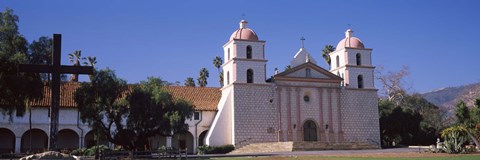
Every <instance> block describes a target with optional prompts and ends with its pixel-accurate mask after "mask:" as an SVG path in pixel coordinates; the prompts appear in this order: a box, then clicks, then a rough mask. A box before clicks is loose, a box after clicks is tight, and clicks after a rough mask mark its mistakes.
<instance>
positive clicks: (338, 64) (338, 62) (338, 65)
mask: <svg viewBox="0 0 480 160" xmlns="http://www.w3.org/2000/svg"><path fill="white" fill-rule="evenodd" d="M338 67H340V57H339V56H338V55H337V68H338Z"/></svg>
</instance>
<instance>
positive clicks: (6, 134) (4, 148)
mask: <svg viewBox="0 0 480 160" xmlns="http://www.w3.org/2000/svg"><path fill="white" fill-rule="evenodd" d="M12 152H15V134H14V133H13V132H12V131H10V130H9V129H7V128H0V153H12Z"/></svg>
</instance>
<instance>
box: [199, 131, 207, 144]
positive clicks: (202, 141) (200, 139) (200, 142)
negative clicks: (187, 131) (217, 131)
mask: <svg viewBox="0 0 480 160" xmlns="http://www.w3.org/2000/svg"><path fill="white" fill-rule="evenodd" d="M207 133H208V130H206V131H203V132H202V133H200V136H198V146H203V145H205V137H207Z"/></svg>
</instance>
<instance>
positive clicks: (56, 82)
mask: <svg viewBox="0 0 480 160" xmlns="http://www.w3.org/2000/svg"><path fill="white" fill-rule="evenodd" d="M61 46H62V35H61V34H53V55H52V63H53V64H51V65H41V64H20V65H19V66H18V68H19V71H20V72H33V73H51V74H52V85H51V95H52V96H51V106H50V143H49V145H48V149H49V150H56V149H58V148H57V135H58V111H59V108H60V75H61V74H66V73H69V74H93V67H87V66H62V65H61V63H60V57H61V54H60V52H61Z"/></svg>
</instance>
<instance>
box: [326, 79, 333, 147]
mask: <svg viewBox="0 0 480 160" xmlns="http://www.w3.org/2000/svg"><path fill="white" fill-rule="evenodd" d="M327 92H328V142H334V141H335V135H334V134H335V133H334V132H333V107H332V105H333V104H332V89H330V88H329V89H328V90H327Z"/></svg>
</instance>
